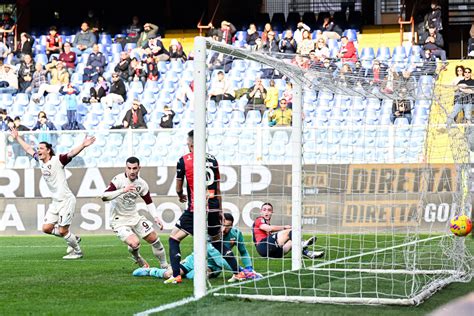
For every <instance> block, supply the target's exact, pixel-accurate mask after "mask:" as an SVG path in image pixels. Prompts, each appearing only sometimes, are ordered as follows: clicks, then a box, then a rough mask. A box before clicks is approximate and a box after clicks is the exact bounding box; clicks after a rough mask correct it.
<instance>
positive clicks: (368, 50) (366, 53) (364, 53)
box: [359, 47, 375, 61]
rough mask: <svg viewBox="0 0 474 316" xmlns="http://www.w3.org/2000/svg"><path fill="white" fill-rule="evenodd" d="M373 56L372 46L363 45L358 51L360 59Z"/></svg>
mask: <svg viewBox="0 0 474 316" xmlns="http://www.w3.org/2000/svg"><path fill="white" fill-rule="evenodd" d="M374 58H375V51H374V48H373V47H363V48H362V49H361V51H360V55H359V59H360V60H369V61H371V60H373V59H374Z"/></svg>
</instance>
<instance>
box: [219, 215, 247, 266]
mask: <svg viewBox="0 0 474 316" xmlns="http://www.w3.org/2000/svg"><path fill="white" fill-rule="evenodd" d="M233 226H234V216H232V214H230V213H224V227H223V231H222V232H223V235H224V236H223V240H224V245H225V246H226V247H227V248H229V249H232V248H233V247H234V246H237V249H238V250H239V254H240V259H241V260H242V264H243V266H244V267H245V269H246V270H247V271H253V266H252V259H250V254H249V252H248V251H247V248H246V247H245V242H244V235H243V234H242V232H241V231H240V230H239V229H238V228H237V227H233Z"/></svg>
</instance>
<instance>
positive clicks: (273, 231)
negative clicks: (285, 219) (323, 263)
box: [252, 203, 324, 259]
mask: <svg viewBox="0 0 474 316" xmlns="http://www.w3.org/2000/svg"><path fill="white" fill-rule="evenodd" d="M272 215H273V206H272V205H271V204H270V203H264V204H263V205H262V208H261V209H260V216H259V217H257V218H256V219H255V221H254V223H253V228H252V233H253V242H254V243H255V247H256V248H257V252H258V253H259V254H260V256H262V257H268V258H282V257H284V256H285V255H286V254H287V253H288V252H289V251H290V250H291V226H290V225H284V226H278V225H271V224H270V220H271V219H272ZM315 241H316V236H313V237H311V238H309V239H308V240H306V241H303V245H302V246H303V256H304V257H306V258H309V259H316V258H321V257H323V256H324V251H310V250H308V247H309V246H311V245H312V244H313V243H314V242H315Z"/></svg>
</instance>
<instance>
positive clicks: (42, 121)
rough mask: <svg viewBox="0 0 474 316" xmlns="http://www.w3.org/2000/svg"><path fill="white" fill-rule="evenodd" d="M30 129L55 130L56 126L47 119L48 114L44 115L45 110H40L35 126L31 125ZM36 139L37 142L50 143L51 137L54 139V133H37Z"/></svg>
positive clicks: (51, 141)
mask: <svg viewBox="0 0 474 316" xmlns="http://www.w3.org/2000/svg"><path fill="white" fill-rule="evenodd" d="M31 130H32V131H41V132H47V131H56V130H57V128H56V126H54V124H53V122H51V121H49V120H48V116H47V115H46V112H44V111H40V112H39V113H38V120H37V121H36V124H35V126H33V128H32V129H31ZM37 139H38V142H48V143H50V144H52V143H53V139H55V135H53V134H49V133H39V134H38V137H37Z"/></svg>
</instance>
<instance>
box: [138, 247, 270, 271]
mask: <svg viewBox="0 0 474 316" xmlns="http://www.w3.org/2000/svg"><path fill="white" fill-rule="evenodd" d="M241 269H242V270H243V271H244V269H243V268H241ZM223 270H228V271H232V269H231V267H230V266H229V264H228V263H227V261H225V260H224V258H223V257H222V254H221V253H220V252H219V251H218V250H217V249H216V248H214V246H212V245H211V244H210V243H208V244H207V277H208V278H216V277H217V276H218V275H219V274H220V273H221V272H222V271H223ZM179 272H180V275H181V276H184V277H185V278H187V279H193V278H194V253H191V254H190V255H189V256H187V257H186V258H184V260H183V261H182V262H181V263H180V266H179ZM241 273H242V274H244V272H241ZM133 275H134V276H153V277H156V278H160V279H169V278H170V277H172V276H173V270H172V269H171V267H168V268H167V269H161V268H137V269H135V271H133ZM261 277H262V276H261V275H260V274H258V273H255V272H253V271H247V272H245V279H256V278H261Z"/></svg>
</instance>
